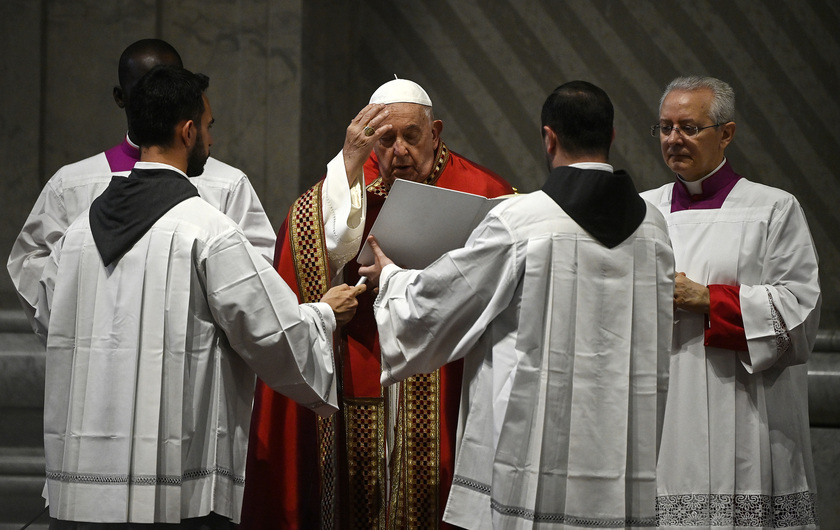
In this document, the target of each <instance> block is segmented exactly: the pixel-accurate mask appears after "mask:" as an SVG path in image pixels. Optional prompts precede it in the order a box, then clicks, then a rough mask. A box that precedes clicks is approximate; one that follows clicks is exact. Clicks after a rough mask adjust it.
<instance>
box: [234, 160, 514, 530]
mask: <svg viewBox="0 0 840 530" xmlns="http://www.w3.org/2000/svg"><path fill="white" fill-rule="evenodd" d="M364 172H365V184H366V185H367V221H366V225H365V237H367V233H368V231H370V228H371V226H373V222H374V221H375V220H376V216H377V215H378V214H379V210H380V209H381V208H382V204H383V203H384V202H385V198H386V197H387V195H388V188H387V187H386V186H385V185H384V184H383V183H382V181H381V179H379V177H378V173H379V167H378V163H377V160H376V157H375V155H371V157H370V159H368V161H367V163H366V164H365V168H364ZM425 182H426V183H427V184H430V185H433V186H439V187H442V188H448V189H453V190H457V191H464V192H467V193H474V194H476V195H483V196H485V197H497V196H499V195H504V194H508V193H512V192H513V189H512V188H511V186H510V185H509V184H508V183H507V182H506V181H505V180H504V179H502V178H501V177H499V176H498V175H496V174H495V173H493V172H491V171H489V170H488V169H486V168H483V167H481V166H479V165H477V164H474V163H472V162H470V161H469V160H467V159H465V158H463V157H462V156H460V155H458V154H456V153H453V152H451V151H448V149H447V148H446V146H445V145H444V144H443V143H441V148H440V150H439V152H438V160H437V163H436V165H435V169H434V171H433V172H432V175H431V176H430V177H429V178H428V179H427V180H426V181H425ZM320 197H321V183H318V184H317V185H316V186H314V187H313V188H311V189H310V190H308V191H307V192H306V193H304V195H302V196H301V197H300V198H299V199H298V200H297V201H296V202H295V204H293V205H292V207H291V209H290V210H289V215H288V216H287V218H286V221H285V223H284V224H283V227H282V228H281V229H280V232H279V233H278V236H277V241H278V245H277V252H276V256H275V267H276V268H277V270H278V271H279V272H280V274H281V275H282V276H283V278H284V279H285V280H286V282H287V283H288V284H289V286H291V287H292V289H293V290H295V292H296V293H297V294H298V297H299V299H300V300H301V302H314V301H318V300H320V298H321V296H322V295H323V293H324V292H326V291H327V290H328V289H329V283H330V278H331V276H332V273H331V271H329V270H328V268H329V265H328V263H329V262H328V260H327V253H326V247H325V241H324V237H323V226H324V224H323V218H322V215H321V200H320ZM417 229H418V230H422V229H423V227H417ZM430 237H434V234H430ZM358 268H359V265H358V264H357V263H356V261H355V260H351V262H350V263H348V264H347V265H346V266H345V272H344V281H345V282H346V283H349V284H350V285H353V284H354V283H355V282H356V280H357V279H358V278H359V275H358ZM373 301H374V296H373V294H372V293H371V292H370V291H368V292H365V293H363V294H362V295H360V296H359V307H358V310H357V311H356V315H355V317H354V318H353V320H352V321H351V322H350V323H349V324H348V325H347V326H345V327H344V328H343V329H342V330H341V331H340V332H339V333H338V334H340V337H337V340H336V341H335V344H336V346H335V352H336V371H337V372H338V373H339V374H340V376H341V377H340V381H339V411H338V412H336V413H335V414H334V415H333V416H331V417H330V418H326V419H323V418H318V417H317V416H316V415H315V414H314V413H312V412H311V411H309V410H306V409H303V408H301V407H299V406H298V405H297V404H295V403H294V402H293V401H291V400H290V399H288V398H286V397H284V396H282V395H280V394H277V393H276V392H274V391H273V390H271V389H270V388H268V387H267V386H265V385H264V384H263V383H262V382H261V381H258V383H257V391H256V394H255V397H254V412H253V416H252V421H251V438H250V446H249V451H248V467H247V471H246V477H247V478H246V481H245V499H244V503H243V507H242V523H241V525H240V527H241V528H242V529H246V530H249V529H272V530H274V529H278V528H294V529H306V530H310V529H317V528H325V529H326V528H341V529H347V528H352V529H363V530H370V529H386V528H417V529H424V530H425V529H434V528H451V527H450V526H449V525H447V524H446V523H443V522H442V521H441V517H442V515H443V509H444V507H445V505H446V499H447V497H448V496H449V488H450V485H451V483H452V473H453V468H454V462H455V437H456V431H457V423H458V407H459V404H460V398H461V375H462V369H463V366H462V362H461V361H458V362H455V363H451V364H449V365H446V366H444V367H443V368H441V369H440V370H438V371H436V372H434V373H432V374H423V375H418V376H415V377H412V378H409V379H407V380H406V381H404V382H403V383H402V385H399V386H397V385H395V386H394V387H389V388H388V389H383V388H382V387H381V386H380V385H379V375H380V365H379V358H380V355H379V338H378V335H377V332H376V321H375V320H374V316H373ZM338 334H337V335H338ZM392 392H398V395H390V393H392ZM394 404H396V408H397V410H396V425H395V432H394V433H393V435H394V441H393V448H391V457H390V464H389V467H390V469H386V445H385V441H386V436H387V433H386V430H387V418H388V414H389V413H390V412H392V411H391V410H390V409H391V407H392V406H393V405H394ZM388 476H390V477H391V480H390V492H388V491H386V488H387V487H388V480H387V479H386V477H388Z"/></svg>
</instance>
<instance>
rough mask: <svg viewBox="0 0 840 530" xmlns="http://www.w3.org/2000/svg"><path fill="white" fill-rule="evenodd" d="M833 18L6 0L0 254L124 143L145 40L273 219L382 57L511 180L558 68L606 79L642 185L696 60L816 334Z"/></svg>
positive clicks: (829, 486)
mask: <svg viewBox="0 0 840 530" xmlns="http://www.w3.org/2000/svg"><path fill="white" fill-rule="evenodd" d="M838 29H840V3H838V2H836V1H834V0H773V1H770V0H764V1H759V0H725V1H724V0H692V1H688V0H673V1H668V2H662V1H647V0H568V1H561V0H543V1H537V0H494V1H480V0H429V1H419V0H418V1H414V2H402V1H393V0H357V1H339V0H333V1H327V0H305V1H304V0H297V1H295V0H273V1H269V0H201V1H197V0H182V1H176V0H2V2H0V45H2V48H0V49H2V50H3V53H2V54H0V182H2V190H3V192H2V194H0V208H2V212H3V213H4V215H3V216H2V218H0V256H3V259H4V260H5V256H7V255H8V250H9V249H10V248H11V244H12V241H13V240H14V237H15V236H16V234H17V233H18V231H19V229H20V227H21V225H22V223H23V221H24V219H25V217H26V215H27V213H28V212H29V210H30V208H31V207H32V204H33V203H34V201H35V199H36V197H37V195H38V193H39V191H40V189H41V188H42V186H43V185H44V183H45V182H46V181H47V179H48V178H49V177H50V176H51V175H52V174H53V173H54V172H55V171H56V170H57V169H58V168H59V167H60V166H62V165H63V164H66V163H70V162H74V161H76V160H79V159H81V158H85V157H88V156H90V155H93V154H95V153H98V152H100V151H102V150H104V149H106V148H108V147H110V146H112V145H114V144H115V143H117V142H119V141H120V139H121V137H122V135H123V133H124V129H125V122H124V115H123V113H122V111H121V110H120V109H118V108H117V107H116V105H115V104H114V102H113V100H112V98H111V89H112V87H113V86H114V85H115V84H116V82H117V61H118V58H119V54H120V53H121V51H122V50H123V48H125V46H127V45H128V44H130V43H131V42H133V41H135V40H137V39H140V38H145V37H159V38H163V39H165V40H167V41H169V42H171V43H172V44H173V45H174V46H175V47H176V48H177V49H178V50H179V52H180V53H181V55H182V57H183V59H184V63H185V65H186V66H187V68H190V69H191V70H194V71H200V72H204V73H206V74H208V75H209V76H210V78H211V86H210V91H209V93H208V94H209V96H210V99H211V102H212V104H213V110H214V114H215V116H216V125H215V127H214V129H213V132H214V138H215V142H216V143H215V145H214V147H213V154H214V156H216V157H217V158H219V159H221V160H223V161H226V162H228V163H230V164H233V165H235V166H238V167H240V168H242V169H244V170H245V171H246V173H247V174H248V175H249V176H250V178H251V180H252V181H253V184H254V186H255V188H256V190H257V192H258V194H259V195H260V197H261V199H262V201H263V204H264V206H265V208H266V211H267V212H268V214H269V217H270V218H271V220H272V222H273V224H274V225H275V228H276V227H279V225H280V223H281V222H282V220H283V218H284V217H285V213H286V210H287V208H288V207H289V205H290V203H291V202H292V200H293V199H294V198H295V197H296V196H297V195H298V194H299V193H300V192H301V191H302V190H303V189H305V188H306V187H308V186H309V185H311V184H312V183H313V182H314V181H315V180H317V178H319V176H320V175H321V173H322V172H323V169H324V167H325V165H326V162H327V161H328V160H329V159H330V158H331V157H332V156H333V155H334V154H335V153H336V152H337V151H338V149H339V148H340V146H341V144H342V141H343V136H344V129H345V127H346V125H347V123H349V121H350V119H352V118H353V116H354V115H355V114H356V112H357V111H358V110H359V109H360V108H361V107H362V106H364V104H365V103H366V102H367V98H368V97H369V95H370V93H371V92H372V91H373V90H374V89H375V88H376V87H377V86H378V85H379V84H381V83H383V82H384V81H387V80H388V79H391V78H393V75H394V74H396V75H398V76H399V77H403V78H408V79H412V80H415V81H417V82H419V83H420V84H422V85H423V86H424V87H425V88H426V89H427V91H428V92H429V94H430V95H431V97H432V100H433V101H434V102H435V113H436V115H437V117H439V118H441V119H442V120H443V121H444V124H445V127H444V133H443V137H444V140H445V141H446V142H447V144H448V145H449V146H450V148H452V149H453V150H455V151H458V152H460V153H461V154H464V155H466V156H468V157H469V158H472V159H473V160H475V161H477V162H479V163H481V164H483V165H485V166H487V167H490V168H492V169H494V170H495V171H497V172H498V173H500V174H501V175H503V176H505V177H506V178H507V179H508V180H510V182H511V183H513V184H514V185H515V186H517V187H518V188H519V189H520V191H532V190H534V189H537V188H538V187H539V186H540V185H541V183H542V181H543V179H544V177H545V166H544V162H543V157H542V154H541V151H540V142H539V110H540V107H541V105H542V102H543V100H544V98H545V96H546V95H547V94H548V92H550V91H551V90H552V89H553V88H554V87H556V86H557V85H559V84H560V83H563V82H565V81H569V80H572V79H585V80H588V81H591V82H593V83H595V84H597V85H599V86H601V87H603V88H604V89H605V90H606V91H607V92H608V93H609V94H610V95H611V97H612V99H613V103H614V104H615V107H616V122H615V125H616V142H615V145H614V148H613V152H612V162H613V163H614V165H615V166H616V167H621V168H626V169H628V170H629V171H630V172H631V174H632V175H634V177H635V181H636V185H637V187H638V188H639V189H640V190H642V189H648V188H651V187H654V186H658V185H660V184H662V183H664V182H667V181H669V180H670V179H671V176H670V175H669V172H668V171H667V169H666V167H665V166H664V164H663V162H662V159H661V156H660V153H659V147H658V141H657V140H656V139H654V138H651V137H650V136H649V134H648V127H649V126H650V125H651V124H653V123H654V122H655V121H656V117H657V114H656V113H657V104H658V99H659V96H660V94H661V91H662V89H663V88H664V86H665V84H667V82H668V81H669V80H670V79H671V78H673V77H675V76H676V75H680V74H694V73H697V74H709V75H714V76H717V77H720V78H722V79H725V80H727V81H729V82H730V83H731V84H732V85H733V87H734V88H735V90H736V94H737V98H738V100H737V118H736V121H737V123H738V131H737V136H736V139H735V142H734V144H733V145H732V146H731V147H730V148H729V150H728V153H729V158H730V160H731V161H732V162H733V164H734V167H735V169H736V171H738V172H739V173H741V174H743V175H745V176H747V177H749V178H751V179H753V180H756V181H759V182H764V183H766V184H770V185H773V186H777V187H780V188H783V189H785V190H788V191H790V192H792V193H794V194H795V195H796V196H797V197H798V198H799V199H800V201H801V203H802V205H803V207H804V209H805V212H806V215H807V217H808V220H809V224H810V226H811V229H812V232H813V236H814V239H815V241H816V244H817V248H818V251H819V253H820V257H821V263H820V265H821V282H822V286H823V291H824V302H823V313H822V314H823V318H822V326H821V327H822V329H823V330H824V332H827V333H830V332H832V331H833V330H836V329H837V328H838V327H840V322H838V320H840V280H838V276H839V275H838V266H839V265H838V264H840V260H838V257H840V256H838V250H840V246H839V245H838V241H839V240H838V237H837V231H838V226H840V208H838V206H837V204H838V198H840V186H839V185H838V182H837V175H836V173H837V171H838V167H840V104H838V97H837V96H838V87H840V32H838ZM418 229H422V227H418ZM0 295H2V296H0V309H7V310H15V309H17V300H16V298H15V296H14V294H13V291H12V287H11V282H10V281H9V279H8V277H7V275H6V274H0ZM0 348H2V347H0ZM0 351H2V350H0ZM833 405H834V406H840V404H837V403H833ZM0 414H2V411H0ZM0 420H2V418H0ZM814 432H815V433H816V434H815V435H814V436H815V440H817V441H816V442H815V444H817V443H818V444H820V445H819V447H817V445H815V450H816V451H817V453H818V454H817V456H818V463H819V466H818V467H821V468H823V469H822V471H821V473H823V475H822V476H823V477H826V478H824V479H821V480H824V483H823V485H821V489H822V491H821V496H822V497H823V498H822V510H823V517H824V518H825V517H826V516H827V515H828V516H830V517H834V519H828V520H829V521H834V522H836V526H833V527H835V528H840V515H838V510H840V508H838V507H837V506H838V505H840V493H838V491H840V488H839V487H838V486H837V483H838V479H837V475H838V471H840V458H838V456H837V453H838V450H837V449H836V447H838V436H837V431H836V430H834V429H815V431H814ZM826 495H828V499H826ZM831 527H832V526H825V525H824V528H831Z"/></svg>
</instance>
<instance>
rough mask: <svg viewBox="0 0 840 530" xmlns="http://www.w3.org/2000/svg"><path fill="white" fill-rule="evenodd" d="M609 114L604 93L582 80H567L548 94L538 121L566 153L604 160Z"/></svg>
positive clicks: (609, 135) (610, 122)
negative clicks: (554, 135) (551, 133)
mask: <svg viewBox="0 0 840 530" xmlns="http://www.w3.org/2000/svg"><path fill="white" fill-rule="evenodd" d="M613 115H614V111H613V105H612V102H611V101H610V98H609V96H607V93H606V92H604V91H603V90H601V89H600V88H598V87H597V86H595V85H593V84H592V83H588V82H586V81H570V82H568V83H564V84H562V85H560V86H559V87H557V88H555V89H554V91H553V92H552V93H551V94H549V96H548V98H547V99H546V100H545V103H544V104H543V108H542V115H541V118H542V125H543V126H546V125H547V126H548V127H549V128H551V130H552V131H554V134H556V135H557V140H558V142H559V143H560V147H561V148H562V149H563V150H564V151H565V152H566V153H568V154H570V155H572V156H581V155H600V156H603V157H604V158H606V157H608V156H609V153H610V144H611V143H612V137H613Z"/></svg>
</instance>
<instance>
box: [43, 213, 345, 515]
mask: <svg viewBox="0 0 840 530" xmlns="http://www.w3.org/2000/svg"><path fill="white" fill-rule="evenodd" d="M38 302H39V306H38V312H37V314H36V318H37V321H38V324H39V326H40V331H41V333H44V334H47V376H46V402H45V418H44V431H45V432H44V442H45V449H46V470H47V486H48V502H49V505H50V515H51V516H52V517H55V518H58V519H64V520H72V521H90V522H113V523H119V522H137V523H152V522H162V523H177V522H180V521H181V519H184V518H191V517H199V516H203V515H207V514H208V513H210V512H211V511H212V512H215V513H217V514H219V515H222V516H226V517H229V518H230V519H231V520H233V521H234V522H238V520H239V514H240V509H241V504H242V492H243V486H244V480H245V456H246V451H247V447H248V433H249V424H250V418H251V403H252V399H253V392H254V383H255V377H254V373H255V372H256V373H257V374H258V375H259V376H260V377H261V378H262V379H263V380H264V381H265V382H266V383H267V384H268V385H269V386H271V387H272V388H274V389H275V390H277V391H279V392H282V393H284V394H286V395H288V396H289V397H291V398H292V399H295V400H297V401H298V402H300V403H301V404H303V405H305V406H309V407H310V408H312V409H313V410H315V411H316V412H319V413H321V414H329V413H331V412H333V411H335V410H336V408H337V401H336V398H335V382H334V379H333V373H334V370H333V359H332V346H331V342H332V332H333V330H334V329H335V320H334V317H333V313H332V311H331V310H330V309H329V306H327V305H326V304H310V305H304V306H300V305H298V303H297V299H296V297H295V295H294V293H293V292H292V291H291V289H289V287H288V286H287V285H286V284H285V283H284V282H283V280H282V279H281V278H280V277H279V275H278V274H277V273H276V271H274V270H273V269H272V268H271V266H270V265H269V264H268V263H267V261H266V260H265V259H264V258H263V257H262V256H261V255H260V254H259V253H258V251H257V250H255V249H254V247H252V246H251V245H250V244H249V243H248V242H247V240H246V239H245V236H244V234H243V233H242V231H241V230H240V229H239V228H238V227H237V226H236V225H235V223H234V222H233V221H231V220H230V219H229V218H227V217H225V216H224V214H222V213H220V212H219V211H218V210H216V209H214V208H213V207H212V206H210V205H209V204H207V203H206V202H205V201H203V200H202V199H200V198H197V197H195V198H191V199H187V200H185V201H183V202H181V203H180V204H178V205H176V206H175V207H173V208H172V209H171V210H170V211H169V212H167V213H166V214H164V216H163V217H161V218H160V219H159V220H158V221H157V222H156V223H155V224H154V226H152V228H151V229H150V230H149V231H148V232H147V233H146V234H145V235H144V236H143V237H142V238H141V239H140V241H138V242H137V243H136V244H135V245H134V246H133V247H132V248H131V249H130V250H128V251H127V252H126V253H125V254H124V255H123V256H122V257H120V258H119V259H118V260H117V261H116V262H115V263H114V264H113V265H111V266H109V267H107V268H105V267H103V266H102V261H101V258H100V256H99V253H98V251H97V248H96V245H95V244H94V241H93V239H92V236H91V234H90V228H89V223H88V219H87V215H86V214H85V215H83V216H82V217H80V218H79V220H78V221H77V222H75V223H74V224H73V225H71V227H70V228H69V229H68V231H67V233H66V235H65V237H64V240H63V242H62V244H61V245H60V246H59V248H58V249H57V250H56V251H55V252H53V254H52V256H51V258H50V260H49V261H48V263H47V265H46V268H45V271H44V276H43V278H42V291H41V295H40V296H39V300H38Z"/></svg>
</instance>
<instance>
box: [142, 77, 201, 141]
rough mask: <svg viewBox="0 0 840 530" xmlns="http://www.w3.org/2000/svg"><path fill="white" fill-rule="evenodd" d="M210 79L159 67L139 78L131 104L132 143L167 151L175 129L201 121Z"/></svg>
mask: <svg viewBox="0 0 840 530" xmlns="http://www.w3.org/2000/svg"><path fill="white" fill-rule="evenodd" d="M209 85H210V79H209V78H208V77H207V76H206V75H204V74H194V73H192V72H190V71H189V70H186V69H184V68H176V67H173V66H165V65H159V66H155V67H154V68H152V69H151V70H149V72H148V73H146V75H144V76H143V77H142V78H140V81H138V82H137V86H136V87H134V91H133V92H132V94H131V99H130V100H129V102H128V116H129V122H130V124H131V135H132V140H134V141H135V142H137V144H138V145H140V146H142V147H148V146H152V145H159V146H164V147H168V146H171V145H172V141H173V140H174V138H175V126H176V125H178V124H179V123H180V122H182V121H184V120H193V121H195V122H196V123H199V122H200V121H201V116H202V115H203V114H204V99H203V97H202V96H203V95H204V91H205V90H207V87H208V86H209Z"/></svg>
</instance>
